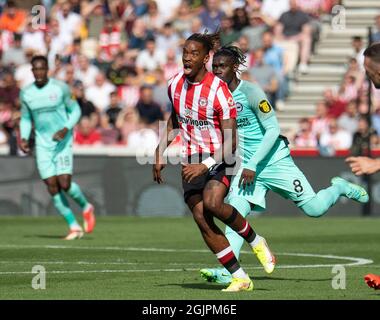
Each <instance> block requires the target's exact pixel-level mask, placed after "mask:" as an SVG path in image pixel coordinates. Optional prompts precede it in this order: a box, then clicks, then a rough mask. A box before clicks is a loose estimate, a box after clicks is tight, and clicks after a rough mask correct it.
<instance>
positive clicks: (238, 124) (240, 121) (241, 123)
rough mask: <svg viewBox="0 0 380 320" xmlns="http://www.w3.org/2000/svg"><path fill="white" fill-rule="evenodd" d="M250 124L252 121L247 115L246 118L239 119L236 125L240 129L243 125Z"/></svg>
mask: <svg viewBox="0 0 380 320" xmlns="http://www.w3.org/2000/svg"><path fill="white" fill-rule="evenodd" d="M250 124H251V122H250V121H249V119H248V118H247V117H244V118H240V119H237V123H236V126H237V128H238V129H239V128H242V127H246V126H249V125H250Z"/></svg>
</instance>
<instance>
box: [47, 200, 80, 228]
mask: <svg viewBox="0 0 380 320" xmlns="http://www.w3.org/2000/svg"><path fill="white" fill-rule="evenodd" d="M53 202H54V206H55V207H56V208H57V210H58V212H59V213H60V214H61V215H62V216H63V218H64V219H65V221H66V222H67V224H68V225H69V228H70V229H71V230H74V229H81V227H80V226H79V224H78V222H77V221H76V219H75V216H74V214H73V212H72V211H71V209H70V207H69V203H68V201H67V199H66V197H65V195H64V194H63V193H62V192H59V193H57V194H55V195H54V196H53Z"/></svg>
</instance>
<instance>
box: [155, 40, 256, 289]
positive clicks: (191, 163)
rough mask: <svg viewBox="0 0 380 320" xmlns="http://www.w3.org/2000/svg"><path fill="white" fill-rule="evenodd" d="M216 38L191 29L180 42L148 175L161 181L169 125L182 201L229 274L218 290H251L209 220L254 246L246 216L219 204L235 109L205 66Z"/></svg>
mask: <svg viewBox="0 0 380 320" xmlns="http://www.w3.org/2000/svg"><path fill="white" fill-rule="evenodd" d="M218 41H219V35H218V34H207V33H204V34H199V33H196V34H193V35H191V36H190V37H189V38H188V39H187V40H186V42H185V45H184V48H183V54H182V61H183V65H184V69H183V72H180V73H179V74H178V75H176V76H174V77H173V78H172V79H171V80H170V81H169V88H168V94H169V98H170V101H171V103H172V106H173V111H172V116H171V117H170V118H169V119H168V121H167V128H166V132H165V134H164V135H163V136H162V137H161V141H160V143H159V145H158V147H157V149H156V153H155V164H154V165H153V178H154V180H155V181H157V182H158V183H162V177H161V170H162V169H163V168H164V164H163V163H164V159H163V153H164V151H165V149H166V148H167V147H168V145H169V144H170V143H171V142H172V141H173V139H174V138H175V135H174V134H173V129H175V128H179V131H180V133H181V138H182V144H183V145H182V185H183V189H184V199H185V202H186V204H187V205H188V207H189V208H190V210H191V212H192V214H193V217H194V220H195V222H196V223H197V225H198V227H199V229H200V231H201V234H202V237H203V239H204V241H205V242H206V244H207V246H208V247H209V248H210V250H211V251H212V252H213V253H214V254H216V256H217V258H218V260H219V262H220V263H221V264H222V265H223V266H224V267H225V268H226V269H227V270H228V271H229V273H230V274H231V284H230V285H229V286H228V287H227V288H226V289H223V290H224V291H230V292H234V291H250V290H252V289H253V283H252V281H251V279H250V278H249V276H248V274H247V273H246V272H245V271H244V270H243V269H242V268H241V266H240V264H239V262H238V260H237V259H236V257H235V255H234V253H233V251H232V249H231V247H230V244H229V243H228V240H227V239H226V237H225V235H224V234H223V232H222V231H221V230H220V229H219V227H218V226H217V225H216V224H215V222H214V217H216V218H218V219H219V220H221V221H222V222H224V223H225V224H226V225H228V226H229V227H230V228H231V229H232V230H235V231H236V232H238V233H239V234H240V235H241V236H242V237H243V238H244V239H245V240H246V241H247V242H248V243H249V244H250V245H251V247H252V248H254V247H255V245H256V234H255V233H254V231H253V230H252V228H251V226H250V225H249V223H248V222H247V220H246V219H245V218H243V216H242V215H240V214H239V213H238V212H237V211H236V209H235V208H234V207H232V206H230V205H229V204H225V203H224V198H225V196H226V195H227V192H228V188H229V185H230V179H231V176H230V175H229V174H228V173H227V172H226V170H227V169H228V167H233V165H234V162H233V161H230V160H231V159H229V156H231V155H232V154H233V153H234V152H235V149H236V146H235V140H236V139H235V134H236V108H235V103H234V101H233V99H232V96H231V92H230V91H229V90H228V86H227V84H226V83H225V82H224V81H222V80H220V79H219V78H218V77H216V76H215V75H213V74H212V73H211V72H208V71H207V70H206V66H205V65H206V63H207V62H208V60H209V52H210V51H211V50H213V49H214V48H215V44H216V43H217V42H218ZM229 145H230V146H231V148H230V150H228V151H227V149H228V148H226V146H229ZM225 149H226V150H225ZM199 161H201V162H199Z"/></svg>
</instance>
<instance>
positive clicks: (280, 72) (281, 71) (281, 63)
mask: <svg viewBox="0 0 380 320" xmlns="http://www.w3.org/2000/svg"><path fill="white" fill-rule="evenodd" d="M262 43H263V49H264V62H265V63H266V64H267V65H269V66H272V67H273V68H274V70H275V71H276V74H277V79H278V90H277V94H276V108H277V109H278V110H279V111H281V110H283V109H284V100H285V97H286V96H287V94H288V75H287V70H286V66H285V60H284V49H283V48H282V47H280V46H278V45H276V44H274V43H273V33H272V32H270V31H266V32H264V33H263V36H262Z"/></svg>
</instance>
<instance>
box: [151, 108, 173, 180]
mask: <svg viewBox="0 0 380 320" xmlns="http://www.w3.org/2000/svg"><path fill="white" fill-rule="evenodd" d="M178 128H179V125H178V121H177V116H176V114H175V112H174V110H173V111H172V113H171V115H170V117H169V119H168V120H167V122H166V126H165V128H164V132H163V134H162V136H161V138H160V142H159V143H158V146H157V148H156V151H155V157H154V164H153V180H154V181H156V182H157V183H159V184H160V183H162V182H163V179H162V177H161V170H162V169H163V168H164V167H165V160H164V156H163V155H164V152H165V150H166V148H167V147H168V146H169V145H170V144H171V143H172V142H173V140H174V139H175V137H176V132H175V129H178Z"/></svg>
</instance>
